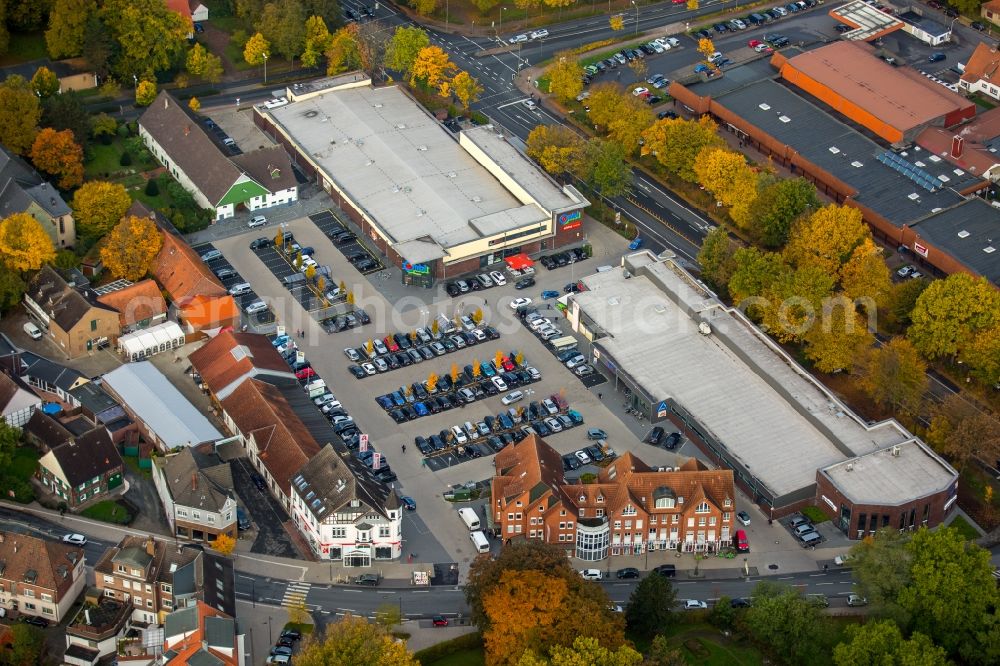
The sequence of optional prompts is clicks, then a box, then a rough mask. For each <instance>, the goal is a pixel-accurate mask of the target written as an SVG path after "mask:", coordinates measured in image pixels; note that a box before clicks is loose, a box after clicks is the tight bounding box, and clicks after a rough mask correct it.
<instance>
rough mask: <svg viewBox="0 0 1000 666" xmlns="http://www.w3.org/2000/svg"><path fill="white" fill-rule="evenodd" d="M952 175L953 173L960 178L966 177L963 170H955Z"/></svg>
mask: <svg viewBox="0 0 1000 666" xmlns="http://www.w3.org/2000/svg"><path fill="white" fill-rule="evenodd" d="M952 173H953V174H955V175H956V176H959V177H962V176H964V175H965V172H964V171H962V170H961V169H954V170H953V171H952Z"/></svg>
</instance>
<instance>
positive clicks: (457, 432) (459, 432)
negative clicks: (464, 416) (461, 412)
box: [451, 426, 469, 444]
mask: <svg viewBox="0 0 1000 666" xmlns="http://www.w3.org/2000/svg"><path fill="white" fill-rule="evenodd" d="M451 434H453V435H454V436H455V441H456V442H458V443H459V444H465V443H466V442H468V441H469V438H468V437H466V436H465V430H463V429H462V427H461V426H452V427H451Z"/></svg>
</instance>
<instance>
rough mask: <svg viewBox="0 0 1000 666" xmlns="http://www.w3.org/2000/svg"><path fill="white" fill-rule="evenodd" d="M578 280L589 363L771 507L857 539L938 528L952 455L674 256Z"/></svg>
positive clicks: (952, 486) (571, 306) (571, 299)
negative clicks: (759, 323) (876, 410)
mask: <svg viewBox="0 0 1000 666" xmlns="http://www.w3.org/2000/svg"><path fill="white" fill-rule="evenodd" d="M581 282H582V284H583V285H584V287H585V289H584V291H581V292H579V293H576V294H571V295H569V296H567V297H564V299H565V301H566V302H567V304H568V307H567V311H566V316H567V318H568V320H569V322H570V324H571V325H572V327H573V328H574V330H576V331H577V332H579V333H581V334H582V335H583V336H584V337H585V338H587V339H588V340H590V341H591V343H590V345H589V349H588V350H587V351H588V352H589V353H588V355H589V356H590V357H591V360H592V362H593V364H594V365H595V366H597V367H599V368H600V369H601V370H602V372H604V373H605V374H606V375H607V376H608V377H609V378H610V380H611V386H612V387H614V388H616V389H618V390H620V391H622V392H623V393H627V394H628V395H629V396H630V398H629V399H630V400H631V405H632V407H634V408H635V409H637V410H638V411H639V412H640V413H641V414H642V415H643V416H644V417H645V418H646V419H647V420H648V421H649V422H650V423H651V424H661V425H663V426H665V427H670V428H673V427H676V428H678V429H680V430H682V431H683V433H684V434H685V435H686V436H687V437H688V438H690V440H691V441H692V442H693V443H694V444H696V445H697V446H698V447H699V448H700V449H701V450H702V452H703V453H704V454H705V455H706V456H707V457H708V458H710V459H711V460H712V461H713V462H714V463H715V464H717V465H718V466H720V467H722V468H724V469H731V470H733V474H734V477H735V483H736V486H737V487H739V488H740V489H741V490H743V492H745V493H747V495H749V496H750V498H751V499H752V500H753V502H754V503H756V504H758V505H759V506H760V507H761V508H762V509H763V510H764V512H765V514H766V515H769V516H771V517H773V518H778V517H780V516H783V515H787V514H789V513H791V512H793V511H797V510H800V509H801V508H803V507H805V506H808V505H815V506H818V507H819V508H821V509H822V510H823V511H825V512H826V513H828V514H829V515H830V516H831V518H833V520H834V524H836V525H837V526H838V527H839V528H840V529H841V530H843V531H844V532H845V533H846V534H847V535H848V536H850V537H851V538H860V537H861V536H864V535H865V534H868V533H871V532H874V530H875V529H877V528H881V527H884V526H892V527H898V528H899V529H915V528H917V527H920V526H922V525H927V526H931V527H933V526H934V525H937V524H939V523H940V522H941V521H943V520H944V518H945V517H947V515H948V513H949V511H951V510H952V508H953V506H954V502H955V500H956V498H957V487H958V473H957V472H956V471H955V470H954V469H953V468H952V467H951V466H950V465H948V463H947V462H945V461H944V460H943V459H942V458H941V457H940V456H938V455H937V454H936V453H934V452H933V451H932V450H931V449H930V448H929V447H928V446H926V445H925V444H924V443H923V442H922V441H920V439H919V438H917V437H915V436H914V435H913V434H912V433H910V432H908V431H907V430H906V429H905V428H904V427H903V426H902V425H901V424H899V423H898V422H897V421H895V420H892V419H888V420H885V421H879V422H868V421H866V420H864V419H862V418H861V417H860V416H858V415H857V414H855V413H854V412H852V411H851V409H850V408H849V407H847V406H846V405H845V404H844V403H843V402H841V401H840V400H839V399H838V398H837V397H836V396H835V395H834V394H833V393H832V392H830V391H829V390H828V389H827V388H826V387H825V386H824V385H823V384H822V383H820V382H819V381H818V380H817V379H816V378H815V377H813V376H812V375H811V374H809V372H807V371H806V370H805V369H804V368H802V367H801V366H799V364H798V363H796V361H795V360H794V359H793V358H791V357H790V356H789V355H788V354H786V353H785V351H784V350H783V349H782V348H781V347H780V346H778V345H777V344H775V343H774V341H773V340H771V339H770V338H769V337H768V336H767V335H765V334H764V333H763V332H762V331H761V330H760V329H759V328H757V327H756V326H755V325H754V324H753V323H752V322H751V321H750V320H749V319H747V318H746V317H745V316H744V315H743V313H742V312H740V311H739V310H736V309H732V308H728V307H726V306H725V305H724V304H722V303H721V302H720V301H719V300H718V299H717V298H716V297H715V295H714V294H712V293H711V292H710V291H708V290H707V289H706V288H705V287H704V286H703V285H701V283H700V282H698V281H697V280H695V279H694V278H693V277H692V276H691V275H690V274H689V273H687V271H685V270H684V269H683V268H681V267H680V266H679V265H677V264H676V263H674V261H673V260H671V259H662V260H661V259H659V258H658V257H656V256H654V255H652V254H651V253H648V252H639V253H635V254H631V255H628V256H626V257H625V259H624V260H623V265H622V266H620V267H616V268H615V269H613V270H610V271H604V272H601V273H595V274H593V275H590V276H587V277H585V278H583V280H582V281H581ZM608 390H609V389H606V390H605V393H607V392H608Z"/></svg>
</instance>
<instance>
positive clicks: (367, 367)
mask: <svg viewBox="0 0 1000 666" xmlns="http://www.w3.org/2000/svg"><path fill="white" fill-rule="evenodd" d="M361 369H362V370H364V371H365V374H366V375H369V376H371V375H374V374H375V373H376V372H378V371H377V370H375V366H374V365H372V364H371V363H362V364H361Z"/></svg>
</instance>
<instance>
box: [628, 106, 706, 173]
mask: <svg viewBox="0 0 1000 666" xmlns="http://www.w3.org/2000/svg"><path fill="white" fill-rule="evenodd" d="M718 129H719V126H718V125H716V124H715V122H714V121H713V120H712V119H711V118H709V117H708V116H707V115H705V116H702V117H701V118H699V119H698V120H685V119H684V118H664V119H663V120H660V121H657V122H656V123H654V124H652V125H651V126H649V127H648V128H647V129H646V130H645V131H643V133H642V139H643V146H642V151H641V152H642V154H643V155H654V156H656V160H657V161H658V162H659V163H660V164H662V165H663V167H664V168H665V169H666V170H667V171H669V172H670V173H672V174H674V175H675V176H677V177H679V178H682V179H684V180H686V181H688V182H690V183H696V182H698V176H697V175H696V174H695V172H694V161H695V158H697V157H698V154H699V153H700V152H701V151H702V150H704V149H705V148H707V147H709V146H723V145H725V142H723V140H722V138H721V137H720V136H719V134H718Z"/></svg>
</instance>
